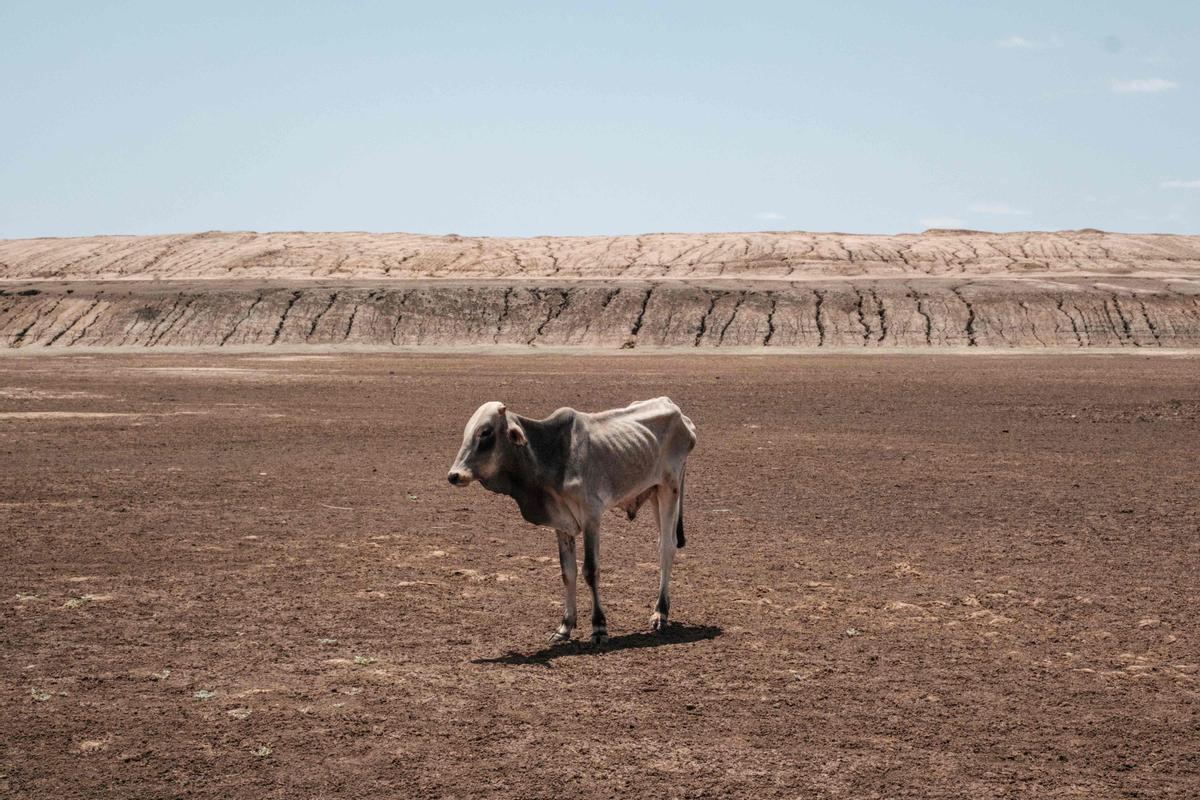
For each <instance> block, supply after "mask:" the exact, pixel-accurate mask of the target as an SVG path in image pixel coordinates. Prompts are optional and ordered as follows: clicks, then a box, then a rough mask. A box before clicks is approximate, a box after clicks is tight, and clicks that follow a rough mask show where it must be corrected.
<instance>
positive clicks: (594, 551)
mask: <svg viewBox="0 0 1200 800" xmlns="http://www.w3.org/2000/svg"><path fill="white" fill-rule="evenodd" d="M583 578H584V580H586V581H587V584H588V588H590V589H591V590H592V643H593V644H600V643H602V642H605V641H607V640H608V620H607V619H605V617H604V606H602V605H601V604H600V523H599V522H598V521H597V522H589V523H588V524H587V525H586V526H585V527H584V529H583Z"/></svg>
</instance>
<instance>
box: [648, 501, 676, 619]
mask: <svg viewBox="0 0 1200 800" xmlns="http://www.w3.org/2000/svg"><path fill="white" fill-rule="evenodd" d="M654 502H655V505H656V506H658V601H657V602H655V604H654V613H653V614H651V615H650V629H651V630H655V631H661V630H662V629H664V628H665V627H667V615H668V614H670V612H671V594H670V584H671V567H672V566H674V564H675V550H676V546H677V542H676V530H675V529H676V527H677V526H678V525H679V513H680V508H679V506H680V490H679V487H678V486H676V485H673V484H672V483H670V482H667V483H662V484H660V485H659V487H658V492H657V494H656V495H655V497H654Z"/></svg>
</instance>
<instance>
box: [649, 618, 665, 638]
mask: <svg viewBox="0 0 1200 800" xmlns="http://www.w3.org/2000/svg"><path fill="white" fill-rule="evenodd" d="M666 629H667V617H666V615H665V614H659V613H655V614H654V616H652V617H650V630H652V631H654V632H655V633H662V632H663V631H665V630H666Z"/></svg>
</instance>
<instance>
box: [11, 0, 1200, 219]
mask: <svg viewBox="0 0 1200 800" xmlns="http://www.w3.org/2000/svg"><path fill="white" fill-rule="evenodd" d="M0 43H2V44H0V237H5V238H11V237H23V236H44V235H76V234H79V235H83V234H97V233H166V232H187V231H201V230H213V229H222V230H370V231H414V232H424V233H448V232H454V233H460V234H465V235H470V234H481V235H521V236H523V235H538V234H592V233H598V234H619V233H642V232H652V231H742V230H818V231H828V230H839V231H848V232H881V233H893V232H901V231H914V230H921V229H923V228H925V227H930V226H959V225H963V226H968V227H973V228H982V229H988V230H1026V229H1058V228H1075V227H1088V226H1090V227H1097V228H1104V229H1108V230H1119V231H1164V232H1181V233H1200V91H1198V90H1200V63H1198V60H1200V2H1195V0H1179V1H1177V2H1165V1H1160V2H1154V1H1153V0H1142V1H1141V2H1121V3H1118V2H1053V0H1041V1H1040V2H1024V1H1021V2H982V0H981V1H980V2H968V1H967V0H960V1H959V2H898V1H892V0H888V1H885V0H879V2H839V3H834V2H819V3H817V2H813V3H794V2H760V3H754V2H740V3H732V2H722V3H711V2H661V3H651V2H594V3H569V2H545V3H521V2H503V3H498V2H486V3H466V2H464V3H457V4H454V3H446V4H438V3H428V2H425V3H413V4H405V3H394V2H393V3H385V2H338V3H333V2H327V3H304V2H287V3H284V2H278V3H273V2H259V3H249V2H205V3H192V4H185V3H175V2H125V3H117V2H75V3H54V2H44V1H41V2H23V1H22V0H3V2H0Z"/></svg>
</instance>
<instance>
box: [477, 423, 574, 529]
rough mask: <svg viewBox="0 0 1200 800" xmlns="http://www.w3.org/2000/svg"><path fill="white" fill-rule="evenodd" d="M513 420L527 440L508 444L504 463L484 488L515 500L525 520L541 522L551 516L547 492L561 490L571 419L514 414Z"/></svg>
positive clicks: (549, 495) (550, 493)
mask: <svg viewBox="0 0 1200 800" xmlns="http://www.w3.org/2000/svg"><path fill="white" fill-rule="evenodd" d="M517 422H518V423H519V424H520V425H521V427H522V429H524V431H525V437H526V439H528V444H526V445H524V446H516V445H510V446H509V453H508V455H509V458H508V459H506V460H507V461H508V463H507V464H506V466H505V468H504V469H503V470H502V471H501V473H500V474H499V475H497V476H496V477H497V480H495V481H493V483H494V487H493V486H489V487H488V488H490V489H492V490H493V491H497V492H500V493H502V494H506V495H508V496H510V497H512V498H513V499H514V500H516V501H517V505H518V506H519V507H520V509H521V516H522V517H524V518H525V519H526V520H527V521H528V522H532V523H533V524H534V525H545V524H547V523H548V522H549V521H550V517H551V514H550V509H549V507H548V505H549V503H550V501H551V496H552V495H553V494H557V493H558V492H559V491H561V490H562V485H563V476H564V474H565V472H566V462H567V455H568V452H569V449H570V427H569V426H570V423H571V420H570V419H569V418H565V417H564V418H558V416H557V415H555V416H551V417H549V418H547V419H544V420H532V419H526V418H524V417H517Z"/></svg>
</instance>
